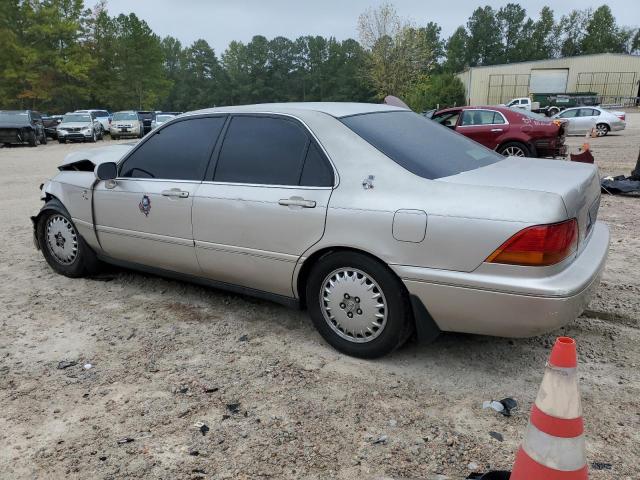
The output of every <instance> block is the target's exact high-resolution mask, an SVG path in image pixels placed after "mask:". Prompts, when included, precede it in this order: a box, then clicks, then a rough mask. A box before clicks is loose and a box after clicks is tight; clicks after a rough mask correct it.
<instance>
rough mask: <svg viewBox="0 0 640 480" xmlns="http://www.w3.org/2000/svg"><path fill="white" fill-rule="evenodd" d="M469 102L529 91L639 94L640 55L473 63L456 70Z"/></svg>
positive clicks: (621, 99) (612, 99)
mask: <svg viewBox="0 0 640 480" xmlns="http://www.w3.org/2000/svg"><path fill="white" fill-rule="evenodd" d="M458 78H460V80H462V83H463V84H464V86H465V90H466V97H467V104H468V105H494V104H499V103H505V102H507V101H509V100H510V99H512V98H517V97H527V96H529V94H530V93H575V92H595V93H597V94H598V95H601V96H603V97H606V98H603V99H602V103H611V104H621V103H625V98H628V97H638V96H640V87H639V85H638V84H639V82H640V56H639V55H626V54H617V53H602V54H597V55H581V56H577V57H567V58H556V59H551V60H537V61H532V62H521V63H509V64H503V65H489V66H486V67H472V68H469V69H467V70H465V71H464V72H462V73H460V74H458Z"/></svg>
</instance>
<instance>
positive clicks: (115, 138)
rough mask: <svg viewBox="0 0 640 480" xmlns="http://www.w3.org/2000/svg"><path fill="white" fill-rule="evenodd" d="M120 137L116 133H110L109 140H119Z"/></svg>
mask: <svg viewBox="0 0 640 480" xmlns="http://www.w3.org/2000/svg"><path fill="white" fill-rule="evenodd" d="M119 139H120V137H119V136H118V135H114V134H113V133H112V134H111V140H119Z"/></svg>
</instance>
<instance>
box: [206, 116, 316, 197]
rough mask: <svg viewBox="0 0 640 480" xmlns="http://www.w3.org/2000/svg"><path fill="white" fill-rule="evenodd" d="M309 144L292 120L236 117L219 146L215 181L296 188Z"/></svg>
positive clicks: (301, 130)
mask: <svg viewBox="0 0 640 480" xmlns="http://www.w3.org/2000/svg"><path fill="white" fill-rule="evenodd" d="M308 144H309V137H308V135H307V134H306V132H305V131H304V130H303V128H302V126H300V125H298V124H297V123H296V122H294V121H292V120H289V119H285V118H276V117H265V116H245V115H241V116H235V117H233V118H232V119H231V123H230V124H229V128H228V129H227V132H226V134H225V137H224V141H223V143H222V148H221V150H220V155H219V157H218V163H217V165H216V169H215V175H214V181H216V182H232V183H249V184H259V185H298V184H299V181H300V176H301V172H302V167H303V161H304V159H305V154H306V153H307V146H308ZM312 162H313V160H312ZM309 168H310V169H311V168H312V167H309Z"/></svg>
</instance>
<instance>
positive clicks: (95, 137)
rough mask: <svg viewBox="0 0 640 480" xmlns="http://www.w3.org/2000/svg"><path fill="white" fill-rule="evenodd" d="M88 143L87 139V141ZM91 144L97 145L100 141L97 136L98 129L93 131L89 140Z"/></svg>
mask: <svg viewBox="0 0 640 480" xmlns="http://www.w3.org/2000/svg"><path fill="white" fill-rule="evenodd" d="M85 141H86V139H85ZM89 141H90V142H91V143H96V142H97V141H98V135H97V134H96V129H95V128H93V129H91V138H90V139H89Z"/></svg>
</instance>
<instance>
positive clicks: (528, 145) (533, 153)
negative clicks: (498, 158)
mask: <svg viewBox="0 0 640 480" xmlns="http://www.w3.org/2000/svg"><path fill="white" fill-rule="evenodd" d="M509 143H519V144H520V145H522V146H523V147H525V148H526V149H527V150H528V151H529V155H530V156H534V157H535V156H536V155H537V152H536V149H535V146H534V145H533V143H532V142H531V141H528V140H524V139H521V138H508V139H506V140H503V141H502V142H500V144H499V145H498V146H497V147H496V152H500V151H501V150H502V148H503V147H504V146H505V145H507V144H509Z"/></svg>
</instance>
